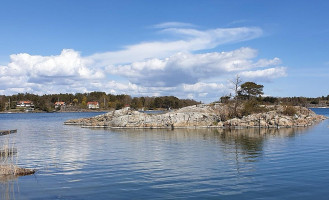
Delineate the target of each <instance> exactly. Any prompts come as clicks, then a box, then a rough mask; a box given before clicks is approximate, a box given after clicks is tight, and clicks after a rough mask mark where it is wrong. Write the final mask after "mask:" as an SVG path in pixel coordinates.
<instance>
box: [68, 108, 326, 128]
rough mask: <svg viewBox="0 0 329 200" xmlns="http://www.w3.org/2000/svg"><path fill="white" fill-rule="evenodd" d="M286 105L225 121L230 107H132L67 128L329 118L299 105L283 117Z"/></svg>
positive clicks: (301, 122) (271, 124)
mask: <svg viewBox="0 0 329 200" xmlns="http://www.w3.org/2000/svg"><path fill="white" fill-rule="evenodd" d="M284 108H285V106H279V105H276V106H266V110H267V112H263V113H256V114H251V115H248V116H244V117H242V118H233V119H226V118H227V117H225V116H227V112H228V108H227V106H225V105H221V104H207V105H206V104H200V105H195V106H189V107H185V108H181V109H178V110H175V111H171V112H167V113H163V114H146V113H142V112H139V111H133V110H131V109H129V108H124V109H121V110H115V111H111V112H108V113H106V114H103V115H98V116H95V117H91V118H81V119H73V120H68V121H66V122H64V124H65V125H79V126H82V127H100V128H169V129H174V128H249V127H262V128H279V127H305V126H311V125H313V124H314V123H316V122H319V121H322V120H324V119H326V117H325V116H322V115H317V114H315V113H314V112H313V111H311V110H309V109H307V108H305V107H300V106H295V107H293V108H294V110H295V111H296V113H295V114H294V115H292V116H289V115H286V114H284Z"/></svg>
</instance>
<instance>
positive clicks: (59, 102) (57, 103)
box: [55, 101, 65, 105]
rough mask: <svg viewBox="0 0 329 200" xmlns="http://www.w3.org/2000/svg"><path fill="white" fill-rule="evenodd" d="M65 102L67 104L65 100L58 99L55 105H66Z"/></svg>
mask: <svg viewBox="0 0 329 200" xmlns="http://www.w3.org/2000/svg"><path fill="white" fill-rule="evenodd" d="M64 104H65V102H64V101H57V102H55V105H64Z"/></svg>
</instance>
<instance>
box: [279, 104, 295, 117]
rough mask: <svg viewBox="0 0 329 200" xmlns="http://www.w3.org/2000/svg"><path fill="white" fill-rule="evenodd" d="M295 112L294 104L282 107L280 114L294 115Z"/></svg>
mask: <svg viewBox="0 0 329 200" xmlns="http://www.w3.org/2000/svg"><path fill="white" fill-rule="evenodd" d="M296 113H297V110H296V108H295V107H294V106H286V107H284V109H283V112H282V114H284V115H289V116H294V115H295V114H296Z"/></svg>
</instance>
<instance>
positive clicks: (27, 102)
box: [18, 101, 32, 104]
mask: <svg viewBox="0 0 329 200" xmlns="http://www.w3.org/2000/svg"><path fill="white" fill-rule="evenodd" d="M18 103H19V104H22V103H24V104H31V103H32V101H19V102H18Z"/></svg>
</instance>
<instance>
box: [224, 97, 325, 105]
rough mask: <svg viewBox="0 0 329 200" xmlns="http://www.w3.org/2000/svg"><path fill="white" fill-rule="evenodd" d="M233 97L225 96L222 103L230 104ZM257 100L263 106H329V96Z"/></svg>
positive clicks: (264, 98) (257, 98) (260, 98)
mask: <svg viewBox="0 0 329 200" xmlns="http://www.w3.org/2000/svg"><path fill="white" fill-rule="evenodd" d="M230 99H232V97H229V96H223V97H221V98H220V102H222V103H226V102H228V101H229V100H230ZM240 99H241V100H242V101H243V100H246V98H244V97H241V98H240ZM255 100H257V101H258V102H259V103H263V104H283V105H291V106H304V107H328V106H329V95H328V96H326V97H325V96H322V97H315V98H310V97H271V96H267V97H262V96H259V97H256V98H255Z"/></svg>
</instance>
